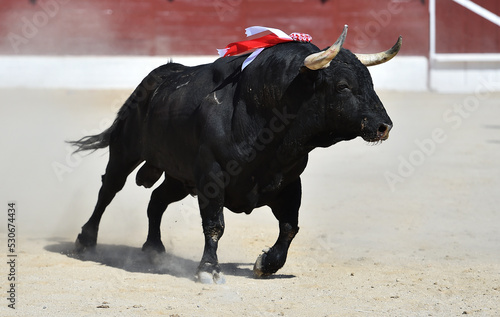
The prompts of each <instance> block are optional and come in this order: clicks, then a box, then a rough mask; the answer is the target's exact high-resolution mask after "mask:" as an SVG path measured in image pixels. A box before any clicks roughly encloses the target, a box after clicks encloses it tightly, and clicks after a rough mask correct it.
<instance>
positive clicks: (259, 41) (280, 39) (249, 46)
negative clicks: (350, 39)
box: [217, 26, 312, 70]
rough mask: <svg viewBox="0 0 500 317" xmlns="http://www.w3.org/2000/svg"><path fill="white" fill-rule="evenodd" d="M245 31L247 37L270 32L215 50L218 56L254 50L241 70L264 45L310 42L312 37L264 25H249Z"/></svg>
mask: <svg viewBox="0 0 500 317" xmlns="http://www.w3.org/2000/svg"><path fill="white" fill-rule="evenodd" d="M245 31H246V32H245V33H246V35H247V37H248V36H253V35H255V34H259V33H262V32H266V31H269V32H271V34H268V35H264V36H262V37H259V38H256V39H253V40H248V41H240V42H234V43H230V44H228V45H227V46H226V47H225V48H224V49H218V50H217V51H218V52H219V56H220V57H226V56H234V55H238V54H242V53H247V52H249V51H254V52H253V53H252V54H250V56H248V58H247V59H246V60H245V61H244V62H243V64H242V65H241V70H243V69H245V67H247V66H248V64H250V63H251V62H252V61H253V60H254V59H255V58H256V57H257V55H259V53H260V52H262V51H263V50H264V49H265V48H266V47H270V46H273V45H276V44H279V43H285V42H292V41H298V42H310V41H311V40H312V37H311V36H310V35H309V34H305V33H292V34H290V35H287V34H286V33H285V32H283V31H281V30H279V29H274V28H268V27H265V26H251V27H249V28H247V29H246V30H245Z"/></svg>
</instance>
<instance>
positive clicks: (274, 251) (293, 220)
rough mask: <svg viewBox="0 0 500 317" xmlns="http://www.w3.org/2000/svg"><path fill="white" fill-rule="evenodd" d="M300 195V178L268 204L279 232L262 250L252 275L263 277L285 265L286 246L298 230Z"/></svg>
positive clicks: (287, 246)
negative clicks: (274, 241)
mask: <svg viewBox="0 0 500 317" xmlns="http://www.w3.org/2000/svg"><path fill="white" fill-rule="evenodd" d="M301 196H302V187H301V182H300V178H298V179H297V180H296V181H294V182H292V183H290V184H289V185H287V186H286V187H285V188H284V189H283V191H282V192H281V193H280V194H279V195H278V196H277V197H276V199H275V200H274V201H273V202H272V203H271V204H269V206H270V207H271V209H272V211H273V213H274V215H275V216H276V218H277V219H278V221H279V226H280V233H279V236H278V240H277V241H276V243H275V244H274V245H273V246H272V247H271V248H270V249H269V250H264V253H262V254H261V255H260V256H259V257H258V258H257V261H256V262H255V265H254V269H253V271H254V276H255V277H265V276H269V275H271V274H273V273H275V272H277V271H278V270H279V269H280V268H282V267H283V265H285V262H286V257H287V254H288V248H289V247H290V243H291V242H292V240H293V238H294V237H295V235H296V234H297V232H298V231H299V227H298V222H299V208H300V202H301Z"/></svg>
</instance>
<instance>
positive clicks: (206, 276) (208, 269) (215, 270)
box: [195, 263, 226, 284]
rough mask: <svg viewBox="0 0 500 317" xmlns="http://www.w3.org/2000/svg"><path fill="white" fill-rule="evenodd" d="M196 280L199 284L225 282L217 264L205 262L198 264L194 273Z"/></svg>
mask: <svg viewBox="0 0 500 317" xmlns="http://www.w3.org/2000/svg"><path fill="white" fill-rule="evenodd" d="M195 278H196V282H198V283H201V284H225V283H226V278H225V277H224V274H222V272H221V270H220V267H219V265H218V264H217V265H213V264H209V263H205V264H204V265H200V267H199V268H198V272H197V273H196V276H195Z"/></svg>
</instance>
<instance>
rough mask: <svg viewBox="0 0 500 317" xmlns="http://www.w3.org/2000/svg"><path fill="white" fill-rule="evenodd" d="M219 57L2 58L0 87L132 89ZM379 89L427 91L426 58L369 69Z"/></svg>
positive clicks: (403, 58) (400, 59)
mask: <svg viewBox="0 0 500 317" xmlns="http://www.w3.org/2000/svg"><path fill="white" fill-rule="evenodd" d="M216 58H217V57H216V56H174V57H148V56H146V57H143V56H141V57H139V56H138V57H126V56H122V57H114V56H113V57H111V56H83V57H82V56H2V57H0V70H1V73H0V87H7V88H14V87H25V88H67V89H129V88H130V89H132V88H135V87H136V86H137V85H138V84H139V82H140V81H141V80H142V78H144V76H146V75H147V74H148V73H149V72H150V71H151V70H153V69H154V68H156V67H158V66H160V65H162V64H165V63H167V62H168V61H169V60H170V59H172V60H173V61H174V62H176V63H181V64H184V65H189V66H193V65H199V64H204V63H210V62H212V61H214V60H215V59H216ZM369 69H370V72H371V74H372V76H373V82H374V83H375V88H376V89H383V90H405V91H424V90H427V79H428V72H427V69H428V66H427V59H426V58H425V57H418V56H416V57H406V56H398V57H396V58H394V59H393V60H391V61H390V62H388V63H385V64H383V65H377V66H373V67H370V68H369Z"/></svg>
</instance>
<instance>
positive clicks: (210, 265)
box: [196, 173, 225, 284]
mask: <svg viewBox="0 0 500 317" xmlns="http://www.w3.org/2000/svg"><path fill="white" fill-rule="evenodd" d="M218 174H219V173H210V174H209V175H211V177H202V178H204V179H203V180H202V181H201V182H200V183H199V185H198V203H199V206H200V213H201V219H202V226H203V234H204V235H205V248H204V250H203V256H202V258H201V262H200V265H199V266H198V272H197V273H196V279H197V281H198V282H200V283H203V284H213V283H215V284H223V283H225V278H224V275H223V274H222V272H221V269H220V265H219V261H218V259H217V246H218V244H219V239H220V238H221V237H222V234H223V233H224V214H223V207H224V185H223V184H222V183H221V182H220V181H219V180H217V179H214V177H218V176H216V175H218Z"/></svg>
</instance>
